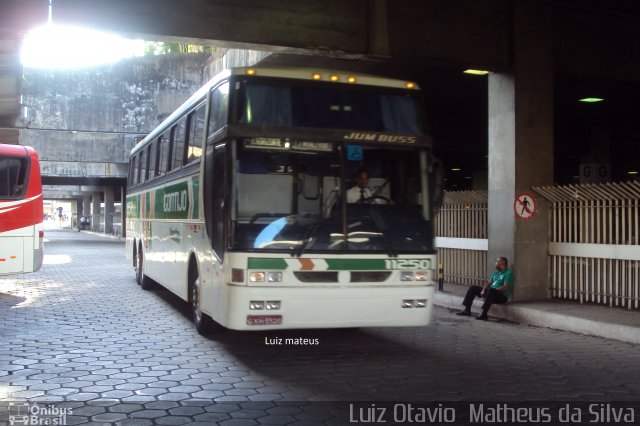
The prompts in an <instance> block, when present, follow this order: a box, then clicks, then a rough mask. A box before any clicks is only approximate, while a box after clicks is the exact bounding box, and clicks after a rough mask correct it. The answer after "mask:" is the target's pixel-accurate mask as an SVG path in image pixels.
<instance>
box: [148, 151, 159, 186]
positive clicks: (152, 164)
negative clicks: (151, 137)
mask: <svg viewBox="0 0 640 426" xmlns="http://www.w3.org/2000/svg"><path fill="white" fill-rule="evenodd" d="M147 151H148V157H149V180H153V178H154V177H155V176H156V153H157V151H158V149H157V147H156V141H153V142H152V143H151V144H150V145H149V146H148V147H147Z"/></svg>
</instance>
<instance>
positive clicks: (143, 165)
mask: <svg viewBox="0 0 640 426" xmlns="http://www.w3.org/2000/svg"><path fill="white" fill-rule="evenodd" d="M138 159H139V160H140V163H139V165H138V167H139V173H138V183H142V182H144V181H145V180H147V155H146V151H145V150H144V149H143V150H141V151H140V155H139V157H138Z"/></svg>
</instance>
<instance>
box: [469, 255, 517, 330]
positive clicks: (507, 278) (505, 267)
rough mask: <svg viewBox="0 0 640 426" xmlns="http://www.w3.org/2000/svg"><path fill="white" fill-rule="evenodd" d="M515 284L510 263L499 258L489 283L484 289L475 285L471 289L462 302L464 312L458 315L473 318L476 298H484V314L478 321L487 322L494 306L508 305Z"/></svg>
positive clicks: (503, 258) (478, 317)
mask: <svg viewBox="0 0 640 426" xmlns="http://www.w3.org/2000/svg"><path fill="white" fill-rule="evenodd" d="M514 284H515V283H514V279H513V272H511V270H509V261H508V260H507V258H506V257H499V258H497V259H496V270H495V272H494V273H493V274H491V277H490V278H489V282H488V283H487V284H485V285H484V287H480V286H475V285H474V286H471V287H469V289H468V290H467V295H466V296H465V297H464V300H463V301H462V304H463V305H464V310H463V311H460V312H458V313H457V315H462V316H471V305H472V304H473V299H475V298H476V297H482V298H483V299H484V304H483V305H482V313H481V314H480V315H478V316H477V317H476V319H477V320H486V319H487V318H489V317H488V316H487V312H489V308H491V305H492V304H494V303H498V304H503V303H507V300H509V297H510V296H511V293H512V292H513V286H514Z"/></svg>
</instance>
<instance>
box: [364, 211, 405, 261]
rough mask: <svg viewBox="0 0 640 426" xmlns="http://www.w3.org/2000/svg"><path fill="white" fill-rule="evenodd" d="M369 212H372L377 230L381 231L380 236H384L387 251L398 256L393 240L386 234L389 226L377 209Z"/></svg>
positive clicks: (392, 255)
mask: <svg viewBox="0 0 640 426" xmlns="http://www.w3.org/2000/svg"><path fill="white" fill-rule="evenodd" d="M369 212H370V214H371V220H372V221H373V224H374V225H375V226H376V230H377V231H378V232H379V233H380V236H381V238H382V245H384V248H385V249H387V253H389V256H390V257H397V256H398V253H397V252H396V250H395V249H394V248H393V245H392V244H391V241H389V239H388V238H387V235H386V234H385V231H386V230H387V227H386V226H385V224H384V221H383V220H382V218H381V217H380V214H379V213H378V212H377V211H376V210H375V209H370V211H369Z"/></svg>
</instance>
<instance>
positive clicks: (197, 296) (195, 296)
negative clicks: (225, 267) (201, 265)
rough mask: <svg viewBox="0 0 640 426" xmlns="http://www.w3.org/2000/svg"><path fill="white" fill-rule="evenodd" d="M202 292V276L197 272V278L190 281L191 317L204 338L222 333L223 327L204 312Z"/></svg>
mask: <svg viewBox="0 0 640 426" xmlns="http://www.w3.org/2000/svg"><path fill="white" fill-rule="evenodd" d="M201 290H202V287H201V285H200V276H199V275H198V273H197V272H195V276H194V277H192V278H191V279H190V283H189V299H190V302H191V316H192V318H193V324H194V325H195V327H196V331H197V332H198V333H200V334H202V335H203V336H204V335H207V334H210V333H214V332H218V331H220V329H221V327H220V326H219V325H218V324H217V323H215V322H214V321H213V320H212V319H211V317H210V316H209V315H207V314H205V313H204V312H202V308H201V304H202V298H201V294H202V293H201Z"/></svg>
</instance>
